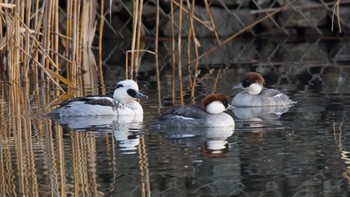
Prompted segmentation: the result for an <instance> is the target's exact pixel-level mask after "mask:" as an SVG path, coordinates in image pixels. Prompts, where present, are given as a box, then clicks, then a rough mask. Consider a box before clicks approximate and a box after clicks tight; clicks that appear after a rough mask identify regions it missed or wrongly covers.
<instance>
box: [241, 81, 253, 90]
mask: <svg viewBox="0 0 350 197" xmlns="http://www.w3.org/2000/svg"><path fill="white" fill-rule="evenodd" d="M250 84H252V83H251V82H250V80H249V79H246V80H244V81H242V86H243V87H245V88H247V87H249V86H250Z"/></svg>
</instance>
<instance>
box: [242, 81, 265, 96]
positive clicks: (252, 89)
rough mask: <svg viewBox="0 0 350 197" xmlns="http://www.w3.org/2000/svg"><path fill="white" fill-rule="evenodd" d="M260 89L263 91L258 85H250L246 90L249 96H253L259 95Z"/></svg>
mask: <svg viewBox="0 0 350 197" xmlns="http://www.w3.org/2000/svg"><path fill="white" fill-rule="evenodd" d="M262 89H263V87H262V85H260V84H258V83H252V84H251V85H250V86H249V87H247V88H246V90H247V92H248V93H249V94H254V95H256V94H260V92H261V90H262Z"/></svg>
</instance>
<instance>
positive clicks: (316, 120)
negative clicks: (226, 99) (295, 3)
mask: <svg viewBox="0 0 350 197" xmlns="http://www.w3.org/2000/svg"><path fill="white" fill-rule="evenodd" d="M219 70H220V72H219ZM202 71H203V72H202V74H201V76H200V77H201V78H200V81H199V83H198V87H197V88H196V92H195V98H194V99H195V100H196V101H199V99H200V98H201V97H203V96H204V95H205V94H207V93H209V92H211V91H212V90H213V84H214V81H215V80H216V79H218V83H217V84H216V87H215V88H216V89H215V91H216V92H224V93H226V94H228V95H233V94H234V92H233V90H232V89H231V87H232V85H233V84H234V83H237V82H238V81H239V78H240V76H241V73H244V72H246V71H259V72H263V73H264V76H265V77H266V81H267V85H269V86H272V87H274V88H277V89H280V90H282V91H284V92H286V93H287V94H288V95H290V97H291V98H292V100H295V101H297V102H298V103H297V104H296V105H295V106H293V107H291V108H289V109H285V108H284V109H283V108H257V109H249V108H248V109H240V110H234V111H229V112H228V113H230V114H231V115H232V116H234V118H235V121H236V126H235V129H234V130H227V129H215V128H213V129H204V130H196V129H195V130H186V129H184V130H172V129H168V130H163V131H157V130H152V129H149V128H147V127H146V125H147V124H148V123H150V122H151V121H152V120H154V119H155V118H156V117H157V116H158V115H159V112H160V111H164V110H166V109H167V108H169V107H171V105H172V104H171V88H170V87H171V86H170V85H169V84H170V80H169V77H167V76H169V75H170V74H169V73H168V72H167V71H163V72H164V73H162V79H161V80H162V88H163V89H162V100H161V103H162V104H163V107H162V108H159V106H158V100H157V98H158V96H157V90H156V81H155V79H154V78H147V77H145V76H144V77H141V78H140V80H139V83H140V89H141V90H142V91H143V92H145V93H147V94H148V95H149V97H150V98H149V99H148V100H146V101H142V105H143V107H144V111H145V115H144V123H143V124H137V123H123V122H120V120H118V119H116V118H96V117H94V118H91V117H90V118H83V119H73V118H70V119H68V120H65V122H64V124H59V123H58V122H57V121H53V120H50V119H45V118H35V117H18V119H12V120H9V119H11V118H8V117H7V116H6V115H5V114H6V113H2V114H3V115H2V121H1V122H2V124H1V125H2V129H1V141H0V160H1V162H0V170H1V171H0V175H1V176H0V178H1V181H0V193H1V195H0V196H266V197H270V196H349V194H350V187H349V184H350V178H349V177H350V159H349V157H350V155H349V153H350V152H349V151H350V143H349V139H350V131H349V128H350V125H349V122H350V121H349V120H350V118H349V116H350V85H349V83H348V82H349V81H350V66H347V65H333V66H327V65H326V64H325V65H319V64H317V65H314V66H312V65H311V66H310V65H298V66H291V65H286V66H283V65H282V66H279V67H269V66H268V67H263V66H255V67H253V66H240V65H238V66H237V65H235V66H225V67H224V68H223V67H218V66H212V67H209V68H208V67H205V68H202ZM209 71H210V72H209ZM217 76H219V77H218V78H217ZM107 83H111V84H113V83H114V81H113V82H111V81H109V82H107ZM184 89H185V103H186V104H190V103H192V102H191V97H190V89H189V88H188V87H187V86H186V87H185V88H184ZM110 90H111V87H110ZM176 100H177V101H178V100H179V99H178V98H177V99H176ZM14 125H17V126H16V127H15V126H14ZM14 131H18V132H14Z"/></svg>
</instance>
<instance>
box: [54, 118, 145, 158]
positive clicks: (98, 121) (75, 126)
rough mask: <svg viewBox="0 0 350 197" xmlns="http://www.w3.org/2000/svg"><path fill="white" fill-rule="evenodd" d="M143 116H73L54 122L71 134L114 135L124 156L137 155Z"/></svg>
mask: <svg viewBox="0 0 350 197" xmlns="http://www.w3.org/2000/svg"><path fill="white" fill-rule="evenodd" d="M142 119H143V116H142V115H140V116H72V117H60V118H55V119H54V120H55V121H56V122H57V123H58V124H60V125H61V126H62V128H63V129H64V130H67V131H69V132H96V133H106V132H107V133H113V135H114V139H115V140H116V142H117V143H118V146H119V150H120V151H122V153H123V154H134V153H136V150H137V147H138V145H139V141H140V139H139V138H140V135H139V133H140V132H141V129H142V126H143V125H142Z"/></svg>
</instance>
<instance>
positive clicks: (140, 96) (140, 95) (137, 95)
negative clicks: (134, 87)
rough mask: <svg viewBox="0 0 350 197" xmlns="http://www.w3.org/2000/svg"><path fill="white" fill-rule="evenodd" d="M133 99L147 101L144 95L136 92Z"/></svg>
mask: <svg viewBox="0 0 350 197" xmlns="http://www.w3.org/2000/svg"><path fill="white" fill-rule="evenodd" d="M135 98H140V99H148V96H147V95H145V94H142V93H141V92H137V93H136V95H135Z"/></svg>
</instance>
